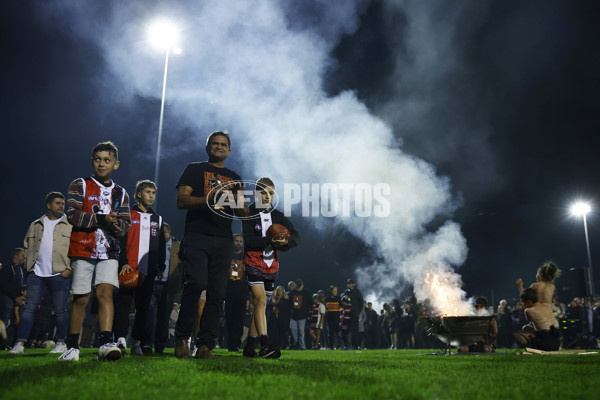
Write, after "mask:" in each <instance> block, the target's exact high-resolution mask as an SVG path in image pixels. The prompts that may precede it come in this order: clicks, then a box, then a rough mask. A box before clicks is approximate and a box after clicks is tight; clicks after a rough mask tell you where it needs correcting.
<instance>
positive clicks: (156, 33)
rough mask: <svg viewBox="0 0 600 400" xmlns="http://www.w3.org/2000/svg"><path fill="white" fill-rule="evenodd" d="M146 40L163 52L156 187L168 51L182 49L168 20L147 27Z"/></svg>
mask: <svg viewBox="0 0 600 400" xmlns="http://www.w3.org/2000/svg"><path fill="white" fill-rule="evenodd" d="M148 41H149V42H150V43H151V44H152V46H154V47H156V48H157V49H159V50H162V51H164V52H165V73H164V77H163V88H162V97H161V101H160V119H159V122H158V140H157V144H156V164H155V166H154V183H156V186H157V187H158V178H159V171H160V144H161V141H162V130H163V117H164V113H165V93H166V90H167V71H168V69H169V52H170V51H173V53H175V54H181V52H182V50H181V48H180V47H175V46H177V45H179V30H178V29H177V27H176V26H175V25H174V24H173V23H172V22H170V21H166V20H157V21H155V22H153V23H152V24H151V25H150V26H149V27H148ZM155 206H156V209H158V199H157V201H156V204H155Z"/></svg>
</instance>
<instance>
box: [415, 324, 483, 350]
mask: <svg viewBox="0 0 600 400" xmlns="http://www.w3.org/2000/svg"><path fill="white" fill-rule="evenodd" d="M492 318H494V317H493V316H491V315H490V316H483V317H480V316H463V317H431V316H428V317H426V320H427V322H428V323H429V329H428V333H429V334H430V335H435V336H437V337H438V339H440V340H441V341H442V342H443V343H446V344H447V347H446V350H447V351H448V352H451V346H454V347H462V346H468V345H470V344H473V343H475V342H477V341H479V340H481V339H482V338H485V339H486V342H487V343H489V342H490V340H489V332H490V324H491V322H492Z"/></svg>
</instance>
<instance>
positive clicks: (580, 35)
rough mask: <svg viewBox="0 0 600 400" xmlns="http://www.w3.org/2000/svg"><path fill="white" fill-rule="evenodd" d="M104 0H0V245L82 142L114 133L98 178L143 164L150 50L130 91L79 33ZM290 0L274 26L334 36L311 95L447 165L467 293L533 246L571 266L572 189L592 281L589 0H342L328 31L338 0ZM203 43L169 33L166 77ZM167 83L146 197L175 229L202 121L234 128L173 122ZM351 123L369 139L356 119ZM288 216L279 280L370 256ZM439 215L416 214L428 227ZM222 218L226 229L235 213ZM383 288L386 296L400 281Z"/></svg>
mask: <svg viewBox="0 0 600 400" xmlns="http://www.w3.org/2000/svg"><path fill="white" fill-rule="evenodd" d="M92 3H93V4H95V2H92ZM113 3H114V2H102V3H101V4H100V3H99V4H96V5H94V6H89V7H81V8H85V10H84V11H81V10H78V11H77V12H72V13H68V12H64V6H63V11H56V12H54V11H52V10H51V9H50V8H49V7H51V6H50V5H49V4H48V2H46V1H36V0H33V1H20V2H3V3H2V5H0V8H1V14H0V15H1V16H0V18H1V21H2V22H1V24H0V46H1V53H2V55H3V56H2V63H1V64H0V65H1V67H0V68H1V71H2V73H1V76H2V83H3V84H2V88H3V90H2V100H1V101H2V104H1V107H0V110H1V111H0V112H1V113H2V118H1V121H2V135H1V139H0V140H1V142H0V143H1V145H0V146H1V148H2V150H3V151H2V153H3V157H2V164H1V165H2V169H3V171H4V173H3V177H2V183H3V185H2V186H3V188H4V196H3V200H2V205H3V209H4V213H5V218H4V222H5V223H4V224H3V226H4V227H3V228H2V230H1V236H0V244H1V246H0V255H1V257H0V259H1V260H2V261H5V260H7V259H8V255H9V253H10V250H11V249H12V248H14V247H17V246H22V239H23V237H24V235H25V232H26V230H27V227H28V226H29V224H30V222H31V221H33V220H34V219H36V218H38V217H39V216H40V215H42V214H43V213H44V211H45V205H44V197H45V194H46V193H47V192H49V191H54V190H58V191H62V192H63V193H66V190H67V186H68V184H69V182H70V181H71V180H73V179H75V178H78V177H83V176H88V175H89V174H91V166H90V162H89V159H90V156H91V154H90V152H91V149H92V147H93V146H94V145H95V144H96V143H97V142H99V141H104V140H113V141H114V142H115V143H116V144H117V146H118V147H119V150H120V160H121V168H120V169H119V170H118V171H117V172H116V173H115V175H114V179H115V181H116V182H117V183H119V184H121V185H122V186H124V187H125V188H126V189H127V190H128V192H129V193H130V195H132V194H133V191H134V187H135V182H136V181H137V180H139V179H143V178H150V179H151V178H152V177H153V175H154V154H155V151H156V147H155V146H156V137H157V131H158V118H159V110H160V94H161V92H160V90H161V85H162V68H163V62H164V60H163V56H161V55H160V54H154V55H152V56H149V57H148V59H145V60H140V61H139V62H140V65H142V67H140V74H141V73H142V72H147V71H146V69H150V70H152V71H156V74H155V76H156V79H155V82H154V83H153V86H152V87H151V88H150V89H149V90H148V91H147V92H141V91H139V90H138V91H136V90H129V89H128V86H127V84H126V83H127V82H126V81H125V84H123V82H124V81H123V77H122V76H119V73H118V71H115V70H114V68H109V64H110V62H111V61H110V60H109V59H108V58H107V57H106V56H105V50H103V47H102V46H101V45H100V44H99V43H100V42H98V41H96V40H95V39H94V37H93V36H92V34H83V33H82V32H83V31H82V28H81V27H82V26H84V27H85V26H86V25H89V26H90V31H91V29H92V27H93V28H94V29H99V31H102V26H103V24H104V23H105V21H108V20H110V19H111V18H115V16H114V15H113V13H114V9H113V8H112V7H111V4H113ZM132 3H134V2H132ZM135 3H140V2H135ZM143 3H144V4H147V5H148V6H147V7H148V9H147V10H146V12H145V13H141V14H140V13H138V14H137V15H136V18H133V19H131V20H128V21H129V23H131V24H141V23H142V22H141V21H144V20H145V19H147V18H149V17H151V16H152V15H153V14H154V13H157V12H159V11H161V10H165V9H166V8H167V6H165V5H164V4H163V3H161V2H143ZM173 3H179V2H173ZM301 3H302V4H300V3H299V2H294V1H283V2H281V4H282V7H285V16H286V18H287V24H288V26H289V29H290V30H291V31H294V30H296V31H300V30H309V29H312V32H313V34H314V35H316V36H318V35H321V36H322V37H323V38H326V39H327V40H329V41H333V42H334V45H333V46H332V48H331V50H330V51H329V52H328V53H329V56H330V62H329V64H328V65H327V68H326V69H325V71H324V73H323V74H322V82H320V85H321V86H322V91H324V93H325V94H326V96H329V97H335V96H338V95H339V94H340V93H342V92H344V91H351V92H352V93H354V94H355V96H356V97H357V98H358V100H360V101H361V102H362V103H364V104H365V105H366V107H367V108H368V110H369V111H370V113H371V114H372V115H374V116H375V117H378V118H380V119H381V120H382V121H384V122H385V123H386V124H388V125H389V126H390V127H391V128H392V130H393V134H394V136H395V138H396V140H397V146H398V147H401V148H402V151H403V152H405V153H407V154H410V155H413V156H415V157H418V158H420V159H422V160H424V161H426V162H427V163H429V164H431V165H432V166H433V168H434V169H435V171H436V173H437V175H439V176H444V177H448V178H449V179H450V182H451V185H452V186H451V192H452V195H453V197H454V201H455V202H457V204H458V207H456V209H455V210H453V211H452V214H451V215H450V218H451V219H452V220H454V221H456V222H458V223H459V224H460V225H461V227H462V232H463V235H464V237H465V238H466V240H467V246H468V248H469V253H468V258H467V260H466V262H465V263H464V265H462V266H460V267H459V268H458V270H457V271H458V272H459V273H460V274H461V275H462V279H463V282H464V286H463V288H464V289H465V290H466V292H467V294H468V295H469V296H475V295H486V296H488V297H492V296H493V297H494V299H495V301H496V302H497V301H498V300H499V299H500V298H502V297H514V296H515V295H516V294H517V292H516V288H515V286H514V281H515V279H516V278H517V277H522V278H523V279H524V281H525V282H526V283H531V282H532V281H533V280H534V279H535V270H536V268H537V267H538V266H539V265H541V263H543V262H544V261H545V260H548V259H551V260H554V261H556V262H557V263H558V264H559V266H560V267H561V268H562V269H563V271H565V272H564V276H563V277H562V278H561V279H559V281H558V285H559V286H561V285H568V284H569V283H570V279H569V278H570V276H569V274H568V270H569V268H573V267H582V266H585V265H587V254H586V247H585V236H584V230H583V223H582V220H581V219H577V218H574V217H571V216H570V215H569V213H568V207H569V205H570V204H571V203H572V202H573V201H574V200H576V199H587V200H589V201H591V204H592V213H591V214H589V215H588V228H589V238H590V242H591V256H592V261H593V262H594V261H595V260H597V261H595V262H596V269H595V271H594V273H595V276H596V282H597V283H596V287H600V286H599V285H600V284H599V283H598V282H599V281H600V279H599V278H600V267H598V266H597V265H598V263H600V252H599V250H600V245H598V243H600V229H599V227H600V222H599V221H598V218H599V214H598V213H597V211H595V209H597V208H599V207H600V198H599V194H600V193H599V192H598V184H597V174H598V171H600V165H599V164H600V161H599V158H598V157H597V152H598V145H599V140H598V132H599V131H600V109H599V106H600V94H599V93H600V73H599V71H600V47H599V45H598V39H599V38H600V24H598V21H599V20H600V7H599V5H598V3H597V2H595V1H551V2H548V1H527V2H521V1H485V2H482V1H471V2H467V1H465V2H451V1H446V2H442V1H431V2H426V3H425V2H419V1H414V2H407V3H403V4H408V6H407V7H401V6H399V5H396V2H393V1H384V0H379V1H377V0H374V1H371V2H366V1H361V2H357V3H356V4H358V6H357V8H356V9H355V10H354V12H355V13H356V15H355V16H354V18H355V20H356V25H355V26H353V27H352V28H348V29H347V31H346V32H343V33H341V34H340V33H339V31H337V32H333V33H332V32H330V31H329V30H328V27H330V26H334V25H335V24H333V23H329V22H328V20H327V19H328V18H337V17H336V16H337V15H338V14H337V13H341V11H339V10H328V9H327V8H328V7H333V6H331V5H329V4H328V3H327V2H320V1H316V0H315V1H303V2H301ZM397 3H399V2H397ZM411 4H412V5H411ZM417 4H420V5H417ZM413 6H414V7H413ZM421 8H425V9H426V10H425V11H423V10H421ZM427 8H429V10H427ZM90 10H91V11H93V12H91V11H90ZM63 14H64V15H63ZM420 15H427V21H428V24H424V25H423V26H422V29H423V32H422V35H421V36H419V37H418V42H417V43H418V46H417V47H416V48H421V49H431V51H432V52H435V54H433V55H431V57H433V58H434V60H435V61H434V62H429V63H427V64H421V63H420V62H419V60H418V59H417V58H416V56H415V53H414V51H412V50H411V45H410V43H409V40H412V41H413V42H412V46H414V43H415V38H414V37H412V38H411V37H410V32H411V31H410V29H409V27H410V26H414V25H411V24H412V23H414V21H415V18H417V21H418V17H419V16H420ZM82 16H87V17H88V18H89V21H82V20H81V19H82V18H83V17H82ZM190 18H191V17H190ZM339 18H340V20H341V18H346V17H345V16H343V15H339ZM188 23H191V22H188ZM313 28H314V29H313ZM331 29H333V28H331ZM336 35H337V36H336ZM115 36H116V37H118V36H119V34H115ZM124 40H125V39H124ZM434 40H435V41H439V42H437V43H438V44H434V43H432V42H431V41H434ZM140 41H141V40H140ZM203 45H204V44H203V41H202V39H201V38H195V40H194V41H191V42H189V43H188V44H186V45H184V46H183V47H184V54H183V55H182V57H181V58H180V59H179V60H177V59H175V58H174V59H173V61H172V63H173V67H172V68H173V70H170V74H172V76H176V74H177V73H178V70H177V66H176V65H177V64H178V63H179V64H184V63H186V60H189V58H188V59H186V58H185V52H188V53H189V52H191V51H192V49H193V48H194V46H203ZM114 46H115V47H118V46H120V43H119V42H118V41H116V42H115V43H114ZM442 46H443V47H442ZM440 49H443V50H444V51H441V50H440ZM149 53H150V52H149ZM423 54H427V53H426V52H423ZM187 62H188V63H189V61H187ZM232 62H235V60H232ZM264 62H265V63H267V62H268V60H264ZM143 65H147V66H148V68H145V67H144V66H143ZM427 66H429V67H431V66H433V67H434V68H430V69H428V68H426V67H427ZM188 67H189V68H192V67H193V66H188ZM185 71H187V70H183V72H180V75H181V74H184V73H185ZM170 77H171V75H170ZM127 79H129V78H127ZM178 82H180V81H178V80H176V79H174V81H173V86H175V88H173V89H172V90H173V91H172V92H171V93H173V92H177V91H179V92H178V93H180V92H181V91H182V90H183V87H182V86H179V87H177V83H178ZM169 89H170V86H169V84H167V104H166V111H165V122H164V126H165V128H164V132H163V149H164V150H163V157H162V161H161V171H160V181H159V192H158V193H159V195H158V199H159V201H158V203H159V207H158V209H159V212H160V214H162V215H163V216H164V217H165V219H166V220H167V221H168V222H169V223H170V224H171V225H172V227H173V232H174V234H175V235H176V236H178V237H181V236H182V235H183V230H184V218H185V212H184V211H179V210H177V209H176V207H175V194H176V192H175V184H176V182H177V180H178V178H179V175H180V174H181V172H182V171H183V169H184V167H185V165H186V164H187V163H189V162H192V161H203V160H205V153H204V149H203V140H204V138H205V137H206V136H207V135H208V133H210V132H211V131H213V130H216V129H222V128H225V129H230V130H231V132H232V137H234V138H235V134H236V130H235V128H236V126H239V123H236V126H229V125H228V121H227V120H225V119H224V118H223V115H224V114H220V115H219V117H215V119H214V120H210V119H207V117H206V115H210V113H208V112H207V114H202V115H199V116H198V118H204V120H203V122H202V123H201V124H200V123H198V124H196V125H195V126H192V125H189V124H188V126H186V125H185V124H184V123H179V122H180V121H181V115H182V113H183V111H181V110H182V107H181V102H178V103H173V104H171V103H170V102H169V100H168V99H169V93H170V92H169ZM150 93H154V94H150ZM264 96H269V94H268V93H265V94H264ZM421 103H426V104H427V106H426V107H423V108H422V109H420V111H418V112H412V113H410V114H409V115H408V116H407V112H406V111H405V110H406V109H407V107H408V105H409V104H410V105H414V104H421ZM178 107H179V108H178ZM215 107H218V104H217V105H216V106H215ZM415 107H416V106H415ZM176 120H177V121H176ZM198 126H202V127H203V129H198ZM239 129H240V130H241V128H239ZM322 135H326V131H325V130H324V131H323V133H322ZM254 139H255V140H261V139H260V137H255V138H254ZM364 139H365V141H368V140H369V133H368V132H365V136H364ZM235 145H236V142H235V139H234V144H233V149H232V150H233V151H232V156H231V157H230V159H228V160H227V165H228V166H229V167H230V168H232V169H234V170H236V171H237V172H238V173H240V175H242V177H243V178H246V179H256V177H257V176H255V175H254V173H247V171H248V170H249V169H250V163H249V161H248V159H250V158H252V157H253V156H256V157H258V155H255V154H249V152H248V151H245V149H244V148H240V147H237V148H236V146H235ZM242 154H243V157H242ZM332 161H333V162H334V160H332ZM279 168H282V169H285V168H296V169H298V166H295V165H283V166H281V165H279ZM405 195H406V196H411V193H410V192H407V193H406V194H405ZM293 221H294V223H295V224H296V226H297V228H298V230H299V231H300V233H301V235H302V237H303V242H302V244H301V247H299V248H298V249H296V250H295V251H294V252H293V253H292V252H290V253H288V254H285V255H283V256H282V262H283V267H282V271H281V273H280V278H279V283H283V282H287V281H288V280H290V279H296V278H299V277H300V278H302V279H304V281H305V282H306V285H307V286H308V287H309V288H311V289H326V288H327V287H328V286H329V285H330V284H337V285H340V286H345V284H344V283H345V279H346V278H347V277H350V276H354V275H353V270H354V268H355V267H356V266H357V265H359V264H360V263H361V262H369V261H370V260H372V259H373V257H374V256H373V255H372V254H371V251H370V249H369V248H368V246H365V245H364V244H363V242H362V241H361V240H360V237H356V235H353V234H351V233H349V232H347V231H345V230H344V229H340V228H339V226H338V225H335V224H333V223H332V224H329V225H328V222H327V221H326V222H325V223H324V224H325V228H324V229H323V227H321V228H322V230H317V229H316V228H315V227H314V226H313V221H310V220H306V219H302V218H297V219H293ZM438 223H440V222H439V221H436V220H433V221H431V222H430V225H431V229H434V227H435V226H436V224H438ZM234 227H235V229H234V230H239V225H238V223H235V225H234ZM365 285H366V284H365V282H360V281H359V283H358V286H359V288H360V287H361V286H365ZM398 288H399V289H398V295H400V288H401V284H400V282H399V284H398ZM403 294H405V293H403ZM384 300H389V299H384ZM563 300H568V299H563Z"/></svg>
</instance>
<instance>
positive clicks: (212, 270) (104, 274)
mask: <svg viewBox="0 0 600 400" xmlns="http://www.w3.org/2000/svg"><path fill="white" fill-rule="evenodd" d="M206 153H207V155H208V161H206V162H199V163H192V164H189V165H188V166H187V167H186V169H185V171H184V172H183V173H182V175H181V178H180V180H179V182H178V185H177V207H178V208H179V209H183V210H186V211H187V214H186V223H185V234H184V238H183V240H182V241H181V242H180V241H179V240H178V239H177V238H175V237H174V236H172V235H171V229H170V227H169V225H168V224H167V223H166V222H165V221H163V219H162V217H161V216H160V215H158V214H157V213H156V212H155V211H154V210H153V209H152V205H153V204H154V201H155V198H156V191H157V187H156V184H155V183H154V182H152V181H150V180H145V179H144V180H140V181H139V182H138V183H137V185H136V188H135V195H134V200H135V204H134V205H133V206H132V207H130V198H129V195H128V194H127V192H126V190H125V189H124V188H122V187H121V186H119V185H117V184H116V183H115V182H114V181H113V180H112V173H113V172H114V171H116V170H117V169H118V168H119V166H120V161H119V158H118V149H117V147H116V146H115V145H114V144H113V143H112V142H102V143H99V144H98V145H97V146H95V147H94V149H93V151H92V160H91V161H92V168H93V175H92V176H90V177H86V178H78V179H75V180H74V181H72V182H71V184H70V186H69V189H68V193H67V196H66V197H65V196H64V195H63V194H62V193H60V192H51V193H49V194H48V195H47V196H46V199H45V202H46V210H45V211H46V212H45V214H44V215H43V216H42V217H41V218H39V219H37V220H35V221H33V222H32V223H31V225H30V227H29V229H28V231H27V233H26V235H25V239H24V246H23V248H16V249H14V250H13V252H12V254H11V255H10V259H9V261H8V262H6V263H4V265H1V266H0V301H1V305H0V340H1V341H2V343H1V345H2V349H3V350H8V352H9V353H10V354H13V355H18V354H24V353H25V349H26V348H28V347H51V348H52V350H51V352H52V353H56V354H59V355H60V356H59V360H62V361H77V360H78V359H79V354H80V347H97V348H98V359H100V360H118V359H119V358H121V357H122V356H124V355H125V354H127V352H128V351H129V353H130V354H131V355H138V356H141V355H143V354H145V353H151V352H155V353H163V352H164V350H165V348H167V347H174V354H175V356H176V357H178V358H189V357H192V356H193V357H196V358H209V359H210V358H214V356H213V354H212V350H213V349H214V348H215V347H216V346H220V347H223V348H227V349H228V350H229V351H231V352H238V351H240V350H241V351H242V355H243V356H244V357H250V358H252V357H262V358H278V357H280V356H281V349H297V350H306V349H314V350H317V349H345V350H351V349H410V348H442V347H444V344H443V343H441V342H440V341H439V340H438V339H437V338H436V336H435V335H431V334H430V333H431V332H430V331H429V328H430V327H429V326H428V325H427V323H426V321H427V318H423V317H427V316H428V315H429V310H428V304H426V303H419V302H417V301H416V300H415V299H414V297H409V298H407V299H404V300H400V299H392V300H391V301H390V302H389V303H384V304H383V305H382V306H381V309H380V310H375V309H374V307H373V304H372V303H371V302H367V301H365V299H364V298H363V295H362V293H361V291H360V290H359V289H358V288H357V286H356V282H355V281H354V280H353V279H352V278H349V279H348V280H347V282H346V287H345V288H338V287H337V286H335V285H331V286H329V287H328V288H327V290H326V291H325V290H308V289H307V288H306V287H305V285H304V282H303V281H302V279H298V280H296V281H290V282H288V283H287V287H284V286H281V285H280V286H276V285H277V278H278V272H279V252H281V251H288V250H290V249H293V248H294V247H296V246H298V245H299V244H300V234H299V233H298V232H297V231H296V229H295V228H294V225H293V224H292V222H291V221H289V220H288V218H286V217H285V216H284V215H283V213H281V212H280V211H278V210H277V209H275V208H273V206H272V204H271V201H272V199H273V197H274V192H275V184H274V182H273V181H272V180H271V179H269V178H267V177H263V178H260V179H259V180H258V181H257V182H256V186H255V188H252V189H254V190H255V193H256V195H255V203H253V204H246V200H245V198H244V191H243V190H240V189H243V183H242V182H243V181H242V180H241V179H240V176H239V175H238V174H237V173H235V172H234V171H232V170H230V169H228V168H226V167H225V165H224V162H225V160H226V158H227V157H228V156H229V154H230V153H231V140H230V137H229V135H228V133H227V132H224V131H216V132H213V133H212V134H211V135H210V136H209V137H208V139H207V142H206ZM234 217H238V218H240V219H241V220H242V232H241V233H239V234H235V235H234V234H233V232H232V229H231V221H232V219H233V218H234ZM559 274H560V270H559V269H558V267H557V266H556V265H554V264H553V263H546V264H544V265H543V266H541V267H540V268H539V269H538V272H537V276H536V278H537V279H536V282H535V283H534V284H532V285H531V287H529V288H524V287H523V281H522V280H521V279H518V280H517V282H516V283H517V287H518V289H519V294H520V300H518V301H514V304H510V305H509V304H508V302H507V301H506V300H502V301H500V303H499V304H498V306H497V307H494V306H488V304H487V299H485V298H483V297H478V298H477V302H476V309H477V313H478V314H480V315H485V314H487V315H493V316H494V318H492V319H490V321H491V323H490V331H489V334H488V335H486V336H485V338H482V341H481V342H480V343H477V344H474V345H473V346H467V347H466V350H465V351H475V350H474V349H485V350H484V351H493V349H494V348H496V347H502V348H511V347H515V346H523V347H525V346H528V347H535V348H540V349H542V350H556V349H558V348H559V347H560V346H561V345H562V346H563V347H569V346H574V345H582V343H581V340H582V336H586V337H594V336H595V337H598V336H599V333H600V332H598V331H599V330H600V322H599V318H600V301H599V300H598V299H596V301H595V302H593V301H592V300H591V298H586V299H584V300H582V299H579V298H575V299H574V300H573V301H572V302H571V303H570V304H569V305H568V306H566V305H564V304H562V303H560V302H559V301H558V299H557V297H556V287H555V285H554V279H555V278H556V277H557V276H558V275H559ZM561 321H562V322H561ZM577 324H579V326H578V325H577ZM560 331H562V335H561V334H560V333H559V332H560ZM561 340H562V342H561ZM590 343H591V341H588V345H591V344H590ZM257 349H258V352H257Z"/></svg>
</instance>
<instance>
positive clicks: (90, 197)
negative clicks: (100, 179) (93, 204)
mask: <svg viewBox="0 0 600 400" xmlns="http://www.w3.org/2000/svg"><path fill="white" fill-rule="evenodd" d="M88 200H89V201H98V200H100V197H98V196H96V195H95V194H93V195H91V196H88Z"/></svg>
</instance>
